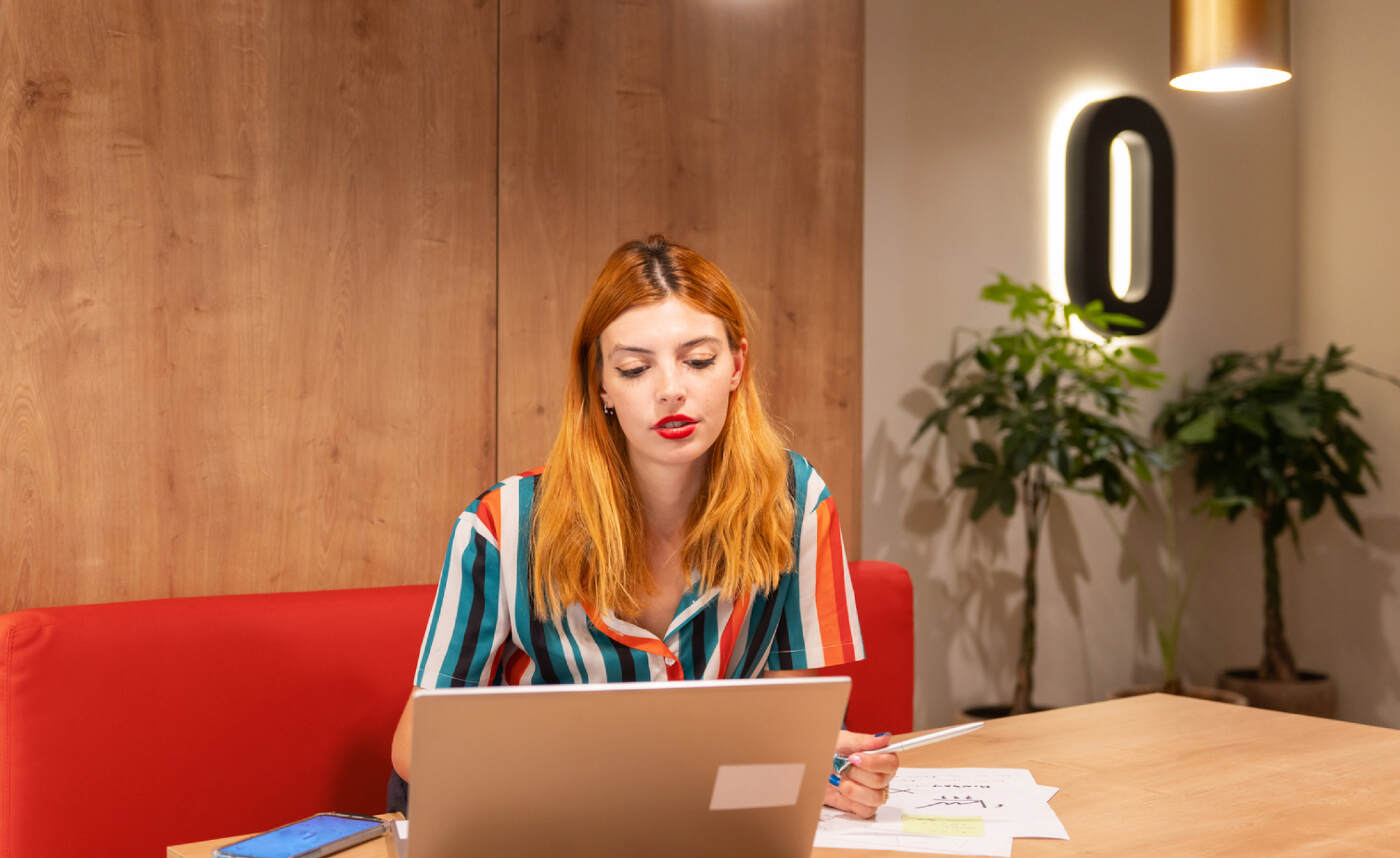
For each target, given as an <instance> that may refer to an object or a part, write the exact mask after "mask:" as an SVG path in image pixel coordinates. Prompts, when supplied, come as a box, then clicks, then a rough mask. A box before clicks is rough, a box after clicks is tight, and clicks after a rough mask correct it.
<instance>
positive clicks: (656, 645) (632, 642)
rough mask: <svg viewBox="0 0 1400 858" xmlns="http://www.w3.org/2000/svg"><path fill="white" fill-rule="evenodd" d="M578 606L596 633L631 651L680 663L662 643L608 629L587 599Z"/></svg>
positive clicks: (580, 601)
mask: <svg viewBox="0 0 1400 858" xmlns="http://www.w3.org/2000/svg"><path fill="white" fill-rule="evenodd" d="M579 604H580V605H582V606H583V612H584V613H585V614H587V615H588V619H589V620H591V621H592V623H593V625H595V626H597V627H598V631H600V632H602V633H603V634H605V635H607V636H608V637H610V638H612V639H613V640H615V641H617V642H618V643H620V644H622V645H623V646H626V647H631V648H632V649H638V650H641V651H642V652H649V653H651V654H652V655H659V656H661V657H662V658H669V659H671V660H672V661H674V662H676V663H677V664H679V663H680V660H679V659H678V658H676V654H675V653H673V652H671V648H670V647H668V646H666V644H664V643H662V642H661V641H659V640H657V639H656V638H651V637H647V638H644V637H640V636H638V635H629V634H625V633H623V632H619V631H617V630H616V629H613V628H609V627H608V625H607V624H606V623H604V622H603V621H602V620H601V619H599V617H598V615H597V613H595V612H594V610H593V605H592V603H590V602H589V601H588V600H587V599H580V600H579Z"/></svg>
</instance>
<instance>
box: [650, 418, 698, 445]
mask: <svg viewBox="0 0 1400 858" xmlns="http://www.w3.org/2000/svg"><path fill="white" fill-rule="evenodd" d="M695 423H696V421H695V419H694V418H692V417H687V416H686V415H684V414H672V415H671V416H670V417H663V418H661V419H660V420H658V421H656V424H655V425H654V426H652V427H651V428H652V429H654V430H655V431H656V434H658V435H660V436H661V437H662V438H666V439H667V440H670V441H677V440H680V439H681V438H686V437H689V436H690V434H691V433H692V432H694V431H695Z"/></svg>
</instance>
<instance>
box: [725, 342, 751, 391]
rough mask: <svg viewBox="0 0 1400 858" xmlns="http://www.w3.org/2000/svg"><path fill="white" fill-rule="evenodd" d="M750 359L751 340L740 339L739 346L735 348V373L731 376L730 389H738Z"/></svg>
mask: <svg viewBox="0 0 1400 858" xmlns="http://www.w3.org/2000/svg"><path fill="white" fill-rule="evenodd" d="M748 361H749V341H748V340H740V341H739V347H738V348H737V349H735V350H734V375H732V376H730V377H729V389H730V390H738V389H739V382H740V381H743V379H744V364H746V363H748Z"/></svg>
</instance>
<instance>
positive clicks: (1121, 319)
mask: <svg viewBox="0 0 1400 858" xmlns="http://www.w3.org/2000/svg"><path fill="white" fill-rule="evenodd" d="M1099 318H1100V319H1102V320H1103V321H1104V322H1106V323H1108V324H1110V325H1116V326H1118V327H1120V328H1133V329H1137V328H1141V327H1143V324H1142V320H1141V319H1135V318H1133V317H1132V316H1125V315H1123V314H1122V313H1104V314H1102V315H1101V316H1099Z"/></svg>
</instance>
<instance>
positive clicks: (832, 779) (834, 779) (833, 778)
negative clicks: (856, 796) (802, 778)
mask: <svg viewBox="0 0 1400 858" xmlns="http://www.w3.org/2000/svg"><path fill="white" fill-rule="evenodd" d="M827 781H828V782H829V783H830V784H831V785H832V786H835V787H839V786H840V785H841V779H840V778H838V777H837V776H836V775H831V776H829V777H828V778H827Z"/></svg>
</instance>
